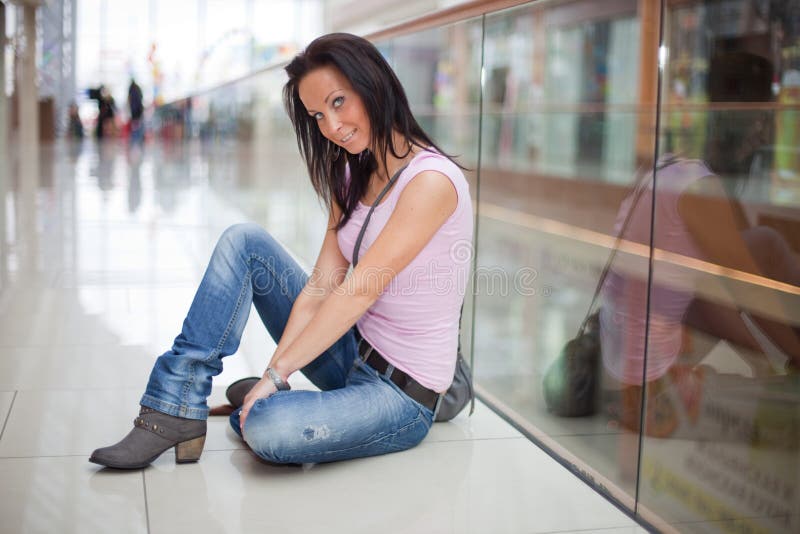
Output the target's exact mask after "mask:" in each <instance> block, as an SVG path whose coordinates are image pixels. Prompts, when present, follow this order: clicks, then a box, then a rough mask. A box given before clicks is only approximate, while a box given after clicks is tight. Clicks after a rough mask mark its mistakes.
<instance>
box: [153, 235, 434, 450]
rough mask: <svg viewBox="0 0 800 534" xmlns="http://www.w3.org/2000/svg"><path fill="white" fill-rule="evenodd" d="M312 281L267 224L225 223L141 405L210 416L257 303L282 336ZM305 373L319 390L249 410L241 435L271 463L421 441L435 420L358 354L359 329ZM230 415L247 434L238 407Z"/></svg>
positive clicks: (284, 394)
mask: <svg viewBox="0 0 800 534" xmlns="http://www.w3.org/2000/svg"><path fill="white" fill-rule="evenodd" d="M307 279H308V276H307V274H306V273H305V272H304V271H303V269H302V268H301V267H300V266H299V265H298V264H297V263H296V262H295V261H294V260H293V259H292V258H291V256H289V254H288V253H287V252H286V251H285V250H284V249H283V247H281V245H280V244H279V243H278V242H277V241H275V239H273V238H272V236H270V235H269V234H268V233H267V232H266V231H265V230H264V229H262V228H261V227H259V226H257V225H255V224H237V225H234V226H232V227H230V228H228V229H227V230H226V231H225V232H224V233H223V234H222V236H221V237H220V239H219V242H218V243H217V246H216V248H215V249H214V253H213V254H212V256H211V261H210V262H209V265H208V268H207V269H206V273H205V275H204V276H203V280H202V282H201V283H200V287H199V288H198V290H197V293H196V294H195V297H194V300H193V302H192V305H191V307H190V309H189V313H188V315H187V317H186V320H185V321H184V322H183V328H182V330H181V333H180V335H179V336H178V337H177V338H175V342H174V344H173V346H172V349H171V350H169V351H167V352H165V353H164V354H162V355H161V356H160V357H159V358H158V359H157V360H156V363H155V365H154V367H153V371H152V372H151V374H150V380H149V382H148V384H147V390H146V391H145V393H144V396H143V397H142V400H141V404H142V406H147V407H150V408H153V409H156V410H158V411H160V412H163V413H167V414H170V415H175V416H178V417H185V418H189V419H206V418H207V417H208V405H207V404H206V399H207V398H208V395H209V394H210V393H211V379H212V377H214V376H215V375H218V374H219V373H220V372H221V371H222V358H224V357H225V356H229V355H231V354H233V353H235V352H236V350H237V348H238V347H239V341H240V339H241V336H242V331H243V330H244V326H245V323H246V322H247V317H248V315H249V313H250V305H251V303H252V304H253V305H255V308H256V311H257V312H258V315H259V317H261V321H262V322H263V323H264V326H266V327H267V330H268V331H269V333H270V335H271V336H272V338H273V339H274V340H275V341H276V342H277V341H278V340H279V339H280V337H281V335H282V334H283V330H284V328H285V327H286V322H287V320H288V319H289V313H290V312H291V309H292V305H293V304H294V301H295V299H296V298H297V296H298V295H299V294H300V291H301V290H302V289H303V287H304V286H305V284H306V280H307ZM267 358H268V355H265V356H264V365H265V366H266V364H267ZM391 370H392V368H391V367H390V368H389V369H387V373H385V374H388V373H390V372H391ZM301 371H302V373H303V374H304V375H305V376H306V377H308V379H309V380H311V382H312V383H313V384H314V385H315V386H317V387H318V388H319V389H320V390H322V391H298V390H292V391H281V392H278V393H275V394H274V395H272V396H271V397H269V398H266V399H260V400H258V401H256V403H255V404H254V405H253V407H252V409H251V411H250V414H249V415H248V417H247V423H246V424H245V428H244V435H243V436H242V437H243V438H244V440H245V441H246V442H247V444H248V445H249V446H250V448H251V449H252V450H253V452H255V453H256V454H257V455H259V456H260V457H262V458H264V459H266V460H268V461H272V462H276V463H316V462H330V461H335V460H345V459H349V458H358V457H363V456H373V455H377V454H385V453H388V452H395V451H401V450H405V449H409V448H411V447H413V446H415V445H417V444H418V443H419V442H420V441H422V439H423V438H424V437H425V436H426V435H427V433H428V430H429V429H430V427H431V424H432V423H433V412H432V411H431V410H430V409H428V408H427V407H425V406H423V405H421V404H419V403H418V402H416V401H415V400H413V399H412V398H410V397H409V396H408V395H406V394H405V393H403V392H402V391H401V390H400V389H399V388H398V387H397V386H396V385H395V384H394V383H392V382H391V381H390V380H389V379H388V378H386V376H385V374H384V375H381V374H378V372H377V371H375V370H374V369H373V368H372V367H370V366H369V365H367V364H365V363H363V362H362V361H361V360H360V359H359V358H358V349H357V346H356V339H355V333H354V330H350V331H349V332H348V333H347V334H345V335H344V336H342V337H341V338H340V339H339V340H338V341H337V342H336V343H334V344H333V345H332V346H331V347H330V348H329V349H328V350H326V351H325V352H323V353H322V354H321V355H320V356H318V357H317V358H316V359H315V360H313V361H312V362H311V363H309V364H308V365H307V366H306V367H304V368H303V369H301ZM230 422H231V426H232V427H233V429H234V431H236V433H237V434H239V435H240V436H241V435H242V434H241V432H240V430H239V410H236V411H235V412H234V413H233V414H231V417H230Z"/></svg>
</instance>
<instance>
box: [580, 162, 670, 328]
mask: <svg viewBox="0 0 800 534" xmlns="http://www.w3.org/2000/svg"><path fill="white" fill-rule="evenodd" d="M677 161H678V157H677V156H671V157H669V158H667V159H666V160H664V161H663V162H661V163H660V164H658V165H657V166H656V168H655V169H654V170H653V171H651V173H652V174H653V175H654V174H655V173H656V172H658V171H660V170H662V169H664V168H666V167H669V166H670V165H672V164H673V163H675V162H677ZM651 173H647V172H642V170H640V171H638V172H637V176H636V181H635V182H634V190H633V202H631V207H630V208H629V209H628V213H627V214H626V215H625V220H624V221H623V222H622V226H621V227H620V229H619V233H617V237H616V239H615V240H614V247H613V248H612V249H611V254H609V256H608V260H607V261H606V264H605V266H604V267H603V272H602V273H600V278H599V280H598V281H597V287H596V288H595V290H594V295H593V296H592V302H590V303H589V309H588V310H587V311H586V317H584V319H583V322H581V326H580V328H579V329H578V333H579V334H580V333H581V332H583V331H584V329H585V328H586V325H587V323H588V322H589V317H591V316H592V308H594V303H595V302H596V301H597V297H598V296H599V295H600V290H601V289H602V288H603V282H605V281H606V276H608V271H609V270H610V269H611V263H612V262H613V261H614V258H615V257H616V256H617V251H619V244H620V243H621V242H622V236H623V235H625V229H626V228H627V227H628V223H629V222H630V221H631V217H632V216H633V210H634V209H635V208H636V205H637V204H638V203H639V199H640V198H641V197H642V194H643V193H644V190H645V189H646V186H647V182H648V181H649V180H646V179H645V178H647V176H648V175H651Z"/></svg>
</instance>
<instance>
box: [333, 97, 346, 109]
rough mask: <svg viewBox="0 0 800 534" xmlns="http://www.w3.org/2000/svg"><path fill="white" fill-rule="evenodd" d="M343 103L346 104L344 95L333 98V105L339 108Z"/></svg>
mask: <svg viewBox="0 0 800 534" xmlns="http://www.w3.org/2000/svg"><path fill="white" fill-rule="evenodd" d="M342 104H344V97H343V96H337V97H336V98H334V99H333V107H335V108H338V107H340V106H341V105H342Z"/></svg>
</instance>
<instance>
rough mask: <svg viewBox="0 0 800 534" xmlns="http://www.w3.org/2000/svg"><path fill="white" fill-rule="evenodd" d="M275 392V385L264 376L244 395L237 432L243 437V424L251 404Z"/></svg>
mask: <svg viewBox="0 0 800 534" xmlns="http://www.w3.org/2000/svg"><path fill="white" fill-rule="evenodd" d="M276 391H278V389H277V388H276V387H275V384H273V383H272V380H270V378H269V376H266V377H262V378H261V380H259V381H258V382H256V385H255V386H253V389H251V390H250V391H249V392H248V393H247V395H245V397H244V403H243V404H242V411H241V413H240V414H239V430H240V431H241V432H242V435H244V422H245V420H246V419H247V414H249V413H250V408H252V407H253V404H255V402H256V401H257V400H258V399H266V398H267V397H269V396H270V395H272V394H273V393H275V392H276Z"/></svg>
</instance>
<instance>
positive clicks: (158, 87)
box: [147, 43, 164, 106]
mask: <svg viewBox="0 0 800 534" xmlns="http://www.w3.org/2000/svg"><path fill="white" fill-rule="evenodd" d="M157 50H158V45H157V44H156V43H153V44H151V45H150V52H149V53H148V54H147V62H148V63H149V64H150V73H151V75H152V76H153V104H155V105H156V106H160V105H162V104H163V103H164V94H163V91H162V84H163V82H164V72H163V70H162V69H161V61H160V60H159V59H158V57H157V56H156V52H157Z"/></svg>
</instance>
